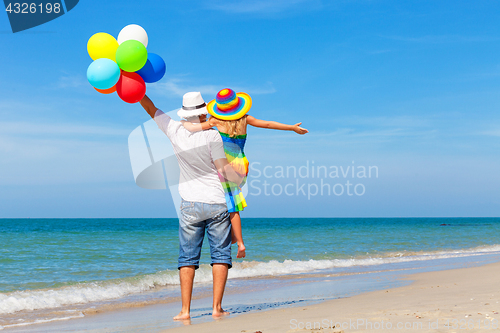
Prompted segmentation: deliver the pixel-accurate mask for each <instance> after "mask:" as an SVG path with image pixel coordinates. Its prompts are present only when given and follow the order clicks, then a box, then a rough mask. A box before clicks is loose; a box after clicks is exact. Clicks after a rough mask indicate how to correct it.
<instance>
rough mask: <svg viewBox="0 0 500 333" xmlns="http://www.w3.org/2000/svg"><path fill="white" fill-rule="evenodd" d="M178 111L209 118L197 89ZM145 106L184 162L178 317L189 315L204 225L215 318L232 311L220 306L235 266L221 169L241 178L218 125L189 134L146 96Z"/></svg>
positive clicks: (193, 117) (193, 118)
mask: <svg viewBox="0 0 500 333" xmlns="http://www.w3.org/2000/svg"><path fill="white" fill-rule="evenodd" d="M182 104H183V106H182V109H180V110H179V111H178V112H177V114H178V115H179V117H181V118H185V119H186V120H187V121H189V122H193V123H200V122H204V121H206V116H207V113H208V111H207V109H206V104H205V101H204V100H203V97H202V96H201V93H199V92H189V93H187V94H185V95H184V97H183V101H182ZM141 105H142V107H143V108H144V109H145V110H146V112H147V113H148V114H149V115H150V116H151V117H152V118H153V119H154V120H155V122H156V123H157V125H158V127H159V128H160V129H161V130H162V131H163V132H164V133H165V134H166V135H167V136H168V138H169V139H170V142H171V143H172V146H173V148H174V152H175V155H176V157H177V161H178V162H179V167H180V171H181V172H180V178H179V194H180V196H181V198H182V202H181V216H180V217H179V263H178V268H179V277H180V282H181V295H182V309H181V312H180V313H179V314H178V315H177V316H175V317H174V319H175V320H184V319H189V318H190V309H191V296H192V292H193V280H194V275H195V270H196V269H198V267H199V261H200V253H201V246H202V243H203V238H204V236H205V229H206V231H207V235H208V241H209V243H210V255H211V259H212V262H211V265H212V275H213V312H212V315H213V316H214V317H220V316H222V315H225V314H228V313H227V312H225V311H224V310H223V309H222V297H223V295H224V289H225V286H226V281H227V273H228V269H229V268H231V266H232V262H231V223H230V220H229V213H228V211H227V206H226V199H225V195H224V189H223V188H222V185H221V183H220V180H219V177H218V175H217V172H219V173H220V174H222V175H223V176H224V177H225V178H226V179H228V180H230V181H232V182H235V183H237V184H240V183H241V181H242V178H241V177H240V176H239V175H238V174H237V173H236V172H235V171H234V170H233V168H232V167H231V166H230V165H229V163H228V161H227V159H226V155H225V153H224V147H223V143H222V138H221V137H220V135H219V133H218V132H217V131H215V130H207V131H200V132H195V133H191V132H189V131H188V130H186V129H185V128H184V126H183V125H182V123H181V122H178V121H175V120H172V119H171V118H170V117H169V116H168V115H166V114H165V113H163V112H162V111H161V110H159V109H158V108H156V107H155V105H154V104H153V102H152V101H151V100H150V99H149V98H148V97H147V96H144V98H143V99H142V100H141Z"/></svg>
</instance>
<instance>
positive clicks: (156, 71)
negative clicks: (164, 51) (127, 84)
mask: <svg viewBox="0 0 500 333" xmlns="http://www.w3.org/2000/svg"><path fill="white" fill-rule="evenodd" d="M166 70H167V67H166V65H165V61H163V59H162V58H161V57H160V56H159V55H157V54H154V53H149V54H148V61H147V62H146V64H145V65H144V67H142V68H141V69H139V70H138V71H137V72H136V73H137V74H139V75H140V76H141V77H142V78H143V79H144V82H147V83H153V82H156V81H160V80H161V78H162V77H163V75H165V71H166Z"/></svg>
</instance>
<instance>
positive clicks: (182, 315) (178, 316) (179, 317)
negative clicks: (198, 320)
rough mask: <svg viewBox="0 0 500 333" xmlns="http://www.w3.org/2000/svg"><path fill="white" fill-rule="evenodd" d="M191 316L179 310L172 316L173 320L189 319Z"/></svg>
mask: <svg viewBox="0 0 500 333" xmlns="http://www.w3.org/2000/svg"><path fill="white" fill-rule="evenodd" d="M190 318H191V316H190V315H189V312H182V311H181V312H179V314H178V315H177V316H175V317H174V320H186V319H190Z"/></svg>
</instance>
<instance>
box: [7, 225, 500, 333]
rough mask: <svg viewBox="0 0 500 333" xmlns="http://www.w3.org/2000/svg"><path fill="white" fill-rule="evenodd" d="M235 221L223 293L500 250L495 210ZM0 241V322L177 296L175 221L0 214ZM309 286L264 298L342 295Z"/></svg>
mask: <svg viewBox="0 0 500 333" xmlns="http://www.w3.org/2000/svg"><path fill="white" fill-rule="evenodd" d="M242 225H243V236H244V239H245V245H246V247H247V257H246V258H245V259H234V262H233V263H234V267H233V268H232V269H231V270H230V272H229V281H228V293H229V294H237V293H238V292H245V290H250V289H251V290H253V291H254V292H255V291H259V290H261V291H262V290H267V291H266V293H267V294H268V295H269V290H272V289H273V288H274V289H275V290H277V289H279V288H282V287H283V286H285V285H287V284H290V283H292V282H291V281H293V283H294V284H297V281H302V282H306V281H309V282H310V281H311V279H316V280H317V279H320V278H325V277H329V278H330V279H331V277H338V278H342V277H344V278H345V277H346V276H353V275H356V276H362V275H365V276H367V275H366V274H368V273H377V274H384V272H390V271H401V270H404V271H407V270H412V269H416V268H419V269H423V268H425V269H427V270H430V269H442V268H443V267H448V266H449V268H453V267H456V266H457V265H460V264H462V265H463V264H464V263H467V264H471V263H478V262H485V259H484V258H488V259H487V260H496V258H498V256H499V255H500V241H499V239H500V238H499V235H500V218H253V219H243V221H242ZM0 244H1V245H0V329H2V328H8V327H15V326H22V325H32V324H34V323H41V322H47V321H51V320H61V319H69V318H78V317H82V316H85V313H86V312H88V311H89V309H112V308H116V307H119V306H122V307H125V306H126V307H133V306H134V305H135V304H139V303H140V304H144V302H147V303H148V304H155V303H168V302H177V301H178V297H179V288H178V284H179V281H178V275H177V274H178V272H177V255H178V222H177V219H0ZM235 254H236V246H234V247H233V257H235ZM209 259H210V256H209V249H208V241H207V240H206V241H205V243H204V245H203V252H202V261H201V264H202V265H201V267H200V269H199V270H198V271H197V275H196V280H195V281H196V282H197V284H196V286H197V287H196V286H195V288H198V289H199V290H200V293H199V294H198V296H199V297H204V296H209V291H210V282H211V270H210V266H209ZM487 260H486V261H487ZM372 280H373V279H368V278H367V279H364V280H363V279H361V280H360V279H359V277H358V280H356V281H358V282H357V283H356V284H355V287H353V289H352V293H355V292H360V291H366V290H373V289H377V288H381V286H382V285H383V286H386V285H387V281H388V280H384V281H385V282H384V283H382V284H380V285H377V284H376V283H375V282H373V281H372ZM351 281H353V280H351ZM370 281H372V282H373V283H372V282H370ZM394 283H396V282H394ZM249 288H250V289H249ZM313 289H314V288H312V289H311V287H308V288H302V289H301V288H298V287H294V289H293V290H295V292H296V293H297V294H296V295H295V296H296V297H295V296H294V297H295V298H294V297H292V296H290V297H288V298H287V297H275V299H274V300H275V301H276V302H268V303H266V304H268V305H269V304H270V305H269V306H270V307H276V306H281V305H290V304H291V303H293V301H292V299H297V297H298V299H300V300H315V299H316V300H319V299H328V298H335V297H340V296H346V295H349V293H347V294H346V292H345V290H344V291H342V292H341V291H340V289H335V288H333V289H328V291H324V290H323V291H322V290H317V289H314V291H312V290H313ZM280 302H281V303H282V304H281V303H280ZM249 303H252V302H249ZM254 303H255V302H254ZM254 303H252V304H253V305H249V304H248V306H247V307H248V309H247V310H248V311H250V310H251V309H252V306H255V304H254ZM274 303H276V304H274ZM259 304H264V303H259ZM238 306H239V307H240V308H239V309H240V310H241V307H242V308H245V304H239V305H238ZM263 306H264V307H265V306H266V305H263ZM247 310H244V309H243V310H241V312H245V311H247ZM236 312H238V311H236ZM200 316H201V314H200ZM193 317H196V316H193Z"/></svg>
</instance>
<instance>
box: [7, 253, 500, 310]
mask: <svg viewBox="0 0 500 333" xmlns="http://www.w3.org/2000/svg"><path fill="white" fill-rule="evenodd" d="M495 253H498V254H500V245H492V246H484V247H476V248H471V249H463V250H451V251H434V252H411V253H407V252H391V253H385V254H381V255H379V256H378V257H369V256H366V257H356V258H350V259H321V260H314V259H311V260H304V261H300V260H284V261H282V262H280V261H275V260H271V261H268V262H257V261H250V262H246V261H245V262H242V263H235V264H234V266H233V268H232V269H231V270H229V277H228V278H229V279H235V278H251V277H266V276H280V275H288V274H301V273H310V272H321V271H322V270H327V269H335V268H345V267H353V266H359V267H363V266H375V265H382V264H391V263H401V262H411V261H422V260H433V259H445V258H457V257H466V256H475V255H483V254H495ZM211 281H212V274H211V267H210V266H209V265H201V266H200V269H199V270H197V271H196V278H195V282H196V283H208V282H211ZM178 284H179V278H178V272H177V270H166V271H161V272H157V273H155V274H148V275H142V276H137V277H131V278H124V279H117V280H109V281H100V282H92V283H79V284H75V285H72V286H66V287H60V288H55V289H39V290H24V291H15V292H10V293H5V294H0V314H12V313H15V312H18V311H22V310H38V309H51V308H58V307H61V306H67V305H76V304H88V303H92V302H100V301H107V300H112V299H119V298H122V297H125V296H127V295H133V294H138V293H142V292H145V291H148V290H152V289H154V288H156V287H164V286H169V285H178Z"/></svg>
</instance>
